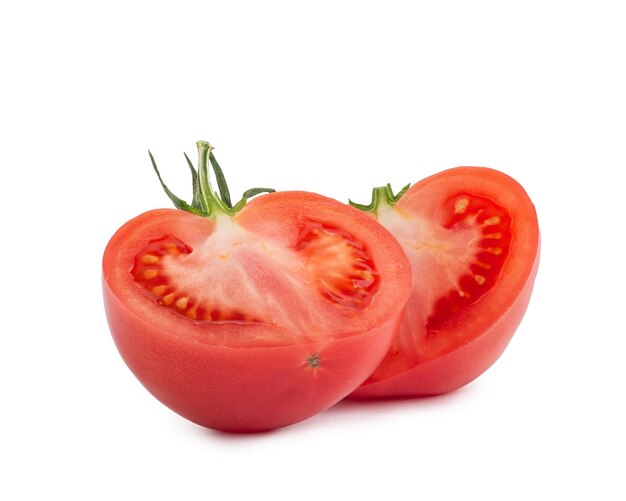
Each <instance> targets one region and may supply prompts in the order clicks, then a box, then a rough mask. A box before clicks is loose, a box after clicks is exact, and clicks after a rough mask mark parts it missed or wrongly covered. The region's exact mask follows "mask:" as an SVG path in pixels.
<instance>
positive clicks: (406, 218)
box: [351, 167, 540, 398]
mask: <svg viewBox="0 0 626 501" xmlns="http://www.w3.org/2000/svg"><path fill="white" fill-rule="evenodd" d="M377 190H378V191H376V190H375V192H374V197H373V200H372V204H371V205H370V206H367V207H366V206H358V204H354V205H357V206H358V207H360V208H361V209H364V210H367V211H370V212H372V213H373V214H374V215H375V216H376V218H377V220H378V221H379V222H380V223H381V224H382V225H383V226H385V227H386V228H387V229H388V230H389V231H390V232H391V233H392V234H393V235H394V236H395V237H396V239H397V240H398V241H399V242H400V245H401V246H402V248H403V249H404V251H405V253H406V255H407V257H408V258H409V262H410V263H411V268H412V273H413V289H412V292H411V296H410V298H409V301H408V303H407V307H406V310H405V312H404V315H403V319H402V322H401V324H400V327H399V329H398V332H397V334H396V336H395V338H394V340H393V342H392V346H391V348H390V350H389V352H388V353H387V355H386V356H385V359H384V360H383V362H382V363H381V364H380V366H379V367H378V368H377V369H376V370H375V371H374V372H373V374H372V375H371V376H370V377H369V378H368V380H367V381H366V382H365V383H364V384H363V385H362V386H361V387H360V388H358V389H357V390H356V391H355V392H354V393H352V395H351V396H352V397H354V398H376V397H390V396H420V395H434V394H440V393H445V392H449V391H452V390H455V389H457V388H460V387H461V386H463V385H465V384H467V383H469V382H470V381H472V380H473V379H475V378H476V377H478V376H479V375H480V374H482V373H483V372H484V371H485V370H486V369H487V368H489V367H490V366H491V365H492V364H493V363H494V362H495V361H496V360H497V359H498V357H499V356H500V355H501V354H502V352H503V351H504V349H505V347H506V346H507V344H508V343H509V341H510V339H511V337H512V336H513V334H514V332H515V330H516V329H517V327H518V325H519V323H520V321H521V320H522V317H523V315H524V313H525V311H526V308H527V306H528V303H529V300H530V296H531V292H532V288H533V284H534V280H535V275H536V273H537V267H538V264H539V248H540V242H539V227H538V223H537V216H536V213H535V208H534V206H533V204H532V202H531V200H530V199H529V197H528V195H527V194H526V192H525V191H524V189H523V188H522V187H521V186H520V185H519V184H518V183H517V182H516V181H515V180H513V179H512V178H511V177H509V176H507V175H505V174H503V173H501V172H499V171H496V170H493V169H488V168H481V167H459V168H454V169H450V170H446V171H443V172H441V173H439V174H435V175H434V176H431V177H429V178H427V179H424V180H423V181H421V182H419V183H417V184H416V185H414V186H412V187H411V188H410V189H408V191H406V193H404V192H401V194H400V196H394V195H393V193H391V191H390V188H389V187H386V188H379V189H377ZM405 190H406V188H405Z"/></svg>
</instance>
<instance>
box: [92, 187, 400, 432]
mask: <svg viewBox="0 0 626 501" xmlns="http://www.w3.org/2000/svg"><path fill="white" fill-rule="evenodd" d="M304 217H312V218H315V220H321V221H329V222H333V223H336V224H339V223H342V224H346V225H347V228H348V230H350V231H351V232H353V233H354V234H355V236H357V237H359V238H361V239H363V240H364V241H365V242H366V243H367V244H368V246H369V247H370V249H371V251H372V254H373V256H374V259H375V261H376V262H377V263H378V264H379V266H380V273H381V285H380V289H379V290H378V292H377V293H376V295H375V296H374V300H373V302H372V305H370V306H368V307H367V308H366V309H365V310H364V311H361V312H348V313H346V315H347V316H346V320H347V321H346V322H344V323H342V324H338V325H336V326H334V328H333V329H332V330H329V331H320V332H314V333H312V335H310V336H308V338H306V339H305V338H294V337H289V335H290V333H289V332H287V331H284V332H283V331H281V329H280V327H275V326H267V325H239V324H236V323H230V324H228V323H227V324H223V325H208V326H207V325H201V323H199V322H194V321H191V320H189V319H187V318H183V317H180V316H178V315H177V314H175V313H172V312H171V311H170V310H168V309H166V308H163V307H162V306H161V305H159V304H157V303H156V302H155V301H154V300H152V299H150V298H148V297H147V296H146V295H145V294H143V293H142V291H141V290H140V289H139V287H138V286H137V284H136V283H134V282H133V279H132V275H131V273H130V270H131V268H132V263H133V259H134V256H135V255H136V254H137V252H139V250H140V249H141V248H142V246H143V245H145V242H146V241H148V240H150V238H151V237H152V238H154V237H159V236H161V235H162V234H168V233H172V232H174V233H176V235H177V236H178V237H179V238H181V239H182V240H183V241H188V240H189V241H191V240H193V239H194V238H196V239H198V238H200V237H198V235H199V234H203V235H204V234H206V235H207V238H210V234H211V232H212V231H213V227H214V225H215V223H214V222H213V221H211V220H208V219H207V218H203V217H200V216H196V215H193V214H190V213H186V212H182V211H176V210H169V209H163V210H155V211H150V212H147V213H144V214H142V215H140V216H138V217H137V218H134V219H133V220H131V221H129V222H128V223H126V224H125V225H123V226H122V227H121V228H120V230H118V232H117V233H116V234H115V235H114V236H113V238H112V239H111V241H110V242H109V245H108V246H107V249H106V250H105V254H104V259H103V294H104V304H105V310H106V314H107V319H108V322H109V327H110V330H111V333H112V336H113V339H114V342H115V344H116V347H117V349H118V351H119V353H120V354H121V356H122V358H123V359H124V361H125V363H126V364H127V365H128V367H129V368H130V370H131V371H132V372H133V373H134V375H135V376H136V377H137V378H138V379H139V381H140V382H141V383H142V384H143V385H144V386H145V387H146V388H147V389H148V391H150V393H152V394H153V395H154V396H155V397H156V398H157V399H158V400H160V401H161V402H162V403H164V404H165V405H166V406H168V407H169V408H171V409H172V410H174V411H175V412H177V413H178V414H180V415H182V416H183V417H185V418H187V419H189V420H190V421H193V422H195V423H197V424H199V425H202V426H206V427H209V428H214V429H218V430H224V431H230V432H253V431H262V430H269V429H273V428H278V427H282V426H286V425H290V424H293V423H296V422H298V421H302V420H304V419H306V418H308V417H310V416H312V415H314V414H316V413H318V412H320V411H322V410H324V409H326V408H328V407H330V406H332V405H333V404H335V403H336V402H338V401H339V400H341V399H342V398H343V397H345V396H346V395H347V394H349V393H350V392H351V391H353V390H354V389H355V388H356V387H357V386H358V385H359V384H361V383H362V382H363V381H364V380H365V379H366V378H367V377H368V376H369V375H370V374H371V372H372V371H373V370H374V368H375V367H376V366H377V365H378V364H379V363H380V361H381V359H382V357H383V356H384V354H385V352H386V350H387V349H388V346H389V343H390V340H391V338H392V336H393V333H394V332H395V330H396V328H397V324H398V322H399V320H400V315H401V311H402V307H403V305H404V303H405V302H406V300H407V298H408V295H409V293H410V280H411V279H410V268H409V264H408V262H407V260H406V257H405V256H404V253H403V252H402V250H401V248H400V247H399V245H397V243H396V242H395V241H394V239H393V238H391V237H390V235H389V234H388V232H387V231H386V230H384V228H382V227H380V225H378V224H377V223H375V222H373V221H372V220H371V219H370V218H369V217H368V216H366V215H365V214H362V213H360V212H359V211H357V210H356V209H353V208H351V207H348V206H346V205H344V204H340V203H339V202H336V201H333V200H330V199H327V198H325V197H322V196H320V195H314V194H308V193H301V192H291V193H286V192H283V193H272V194H269V195H264V196H263V197H259V198H257V199H254V200H253V201H251V202H250V203H249V204H248V205H247V206H246V207H244V209H243V210H242V211H241V212H240V213H239V214H238V215H237V216H235V218H234V220H235V221H236V223H237V224H239V225H241V226H243V227H247V228H254V229H255V231H258V232H259V234H260V235H264V234H269V233H271V232H272V231H276V228H280V229H281V230H280V231H282V232H283V233H284V235H283V236H285V237H286V238H291V234H292V233H294V234H295V232H294V231H291V230H292V229H293V228H295V227H296V226H297V225H298V222H299V220H300V219H302V218H304ZM272 220H274V221H275V222H274V224H272ZM281 238H282V236H281ZM192 247H193V245H192ZM392 278H393V280H391V279H392ZM350 319H352V320H351V321H350ZM231 339H232V342H231V341H230V340H231ZM311 357H315V358H314V362H311V360H312V359H311ZM318 362H319V365H317V363H318Z"/></svg>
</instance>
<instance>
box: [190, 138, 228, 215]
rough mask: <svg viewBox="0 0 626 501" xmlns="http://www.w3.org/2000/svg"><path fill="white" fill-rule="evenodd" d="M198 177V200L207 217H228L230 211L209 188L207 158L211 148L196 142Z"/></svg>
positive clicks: (204, 143) (206, 144) (206, 143)
mask: <svg viewBox="0 0 626 501" xmlns="http://www.w3.org/2000/svg"><path fill="white" fill-rule="evenodd" d="M196 146H197V147H198V177H199V183H200V200H201V203H202V206H203V209H204V210H205V212H206V214H207V216H211V217H216V216H218V215H221V214H225V215H228V216H230V215H231V211H230V210H229V208H228V207H227V206H226V205H225V204H224V203H223V202H222V200H221V199H220V198H219V197H218V196H217V194H216V193H215V192H214V191H213V188H212V187H211V179H210V176H209V156H210V155H211V150H212V149H213V146H211V145H210V144H209V143H208V142H206V141H198V142H197V143H196Z"/></svg>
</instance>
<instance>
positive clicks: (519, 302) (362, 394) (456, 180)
mask: <svg viewBox="0 0 626 501" xmlns="http://www.w3.org/2000/svg"><path fill="white" fill-rule="evenodd" d="M450 186H452V188H450ZM464 189H466V190H467V191H468V192H470V193H474V192H475V194H477V195H480V196H489V195H493V197H494V198H495V200H496V201H497V200H498V196H502V197H504V199H505V200H506V201H507V202H506V206H507V208H509V209H510V210H511V212H512V214H513V217H514V233H517V230H518V229H520V228H522V227H523V228H524V229H523V238H522V237H521V235H517V236H516V241H517V242H518V245H519V246H520V247H523V248H524V251H523V253H521V254H520V253H516V255H515V258H514V259H511V261H514V263H511V262H509V263H507V264H506V265H505V269H504V270H503V272H504V274H505V277H506V280H507V281H508V282H507V283H499V284H498V285H497V286H496V287H495V288H494V292H493V293H494V294H499V295H501V297H502V298H503V299H502V301H503V303H501V304H506V307H504V308H503V309H502V310H500V311H497V310H496V311H495V312H494V311H491V312H489V313H488V315H487V317H486V320H485V323H484V324H483V325H484V327H483V328H482V329H481V330H479V331H478V332H472V333H470V334H469V335H468V338H467V340H466V341H465V342H464V343H461V344H459V345H457V346H455V347H454V348H453V349H452V350H450V351H448V352H447V353H444V354H442V355H440V356H438V357H436V358H432V359H430V360H427V361H424V362H421V363H418V364H416V365H415V366H413V367H412V368H410V369H407V370H405V371H402V372H399V373H397V374H395V375H392V376H390V377H388V378H386V379H381V380H377V381H374V380H367V381H366V382H365V383H364V384H363V385H362V386H360V387H359V388H357V389H356V390H355V391H354V392H353V393H351V394H350V395H349V398H351V399H380V398H394V397H420V396H432V395H439V394H443V393H447V392H450V391H454V390H457V389H459V388H461V387H463V386H465V385H467V384H468V383H470V382H471V381H473V380H475V379H476V378H477V377H478V376H480V375H481V374H483V373H484V372H485V371H486V370H487V369H488V368H489V367H491V366H492V365H493V364H494V363H495V362H496V361H497V360H498V358H499V357H500V356H501V355H502V353H503V352H504V350H505V348H506V347H507V346H508V344H509V342H510V341H511V339H512V337H513V335H514V334H515V331H516V330H517V328H518V326H519V324H520V323H521V321H522V318H523V316H524V314H525V312H526V310H527V308H528V304H529V302H530V297H531V295H532V290H533V286H534V282H535V278H536V275H537V270H538V267H539V260H540V259H539V258H540V247H541V245H540V234H539V226H538V222H537V216H536V212H535V208H534V206H533V204H532V202H531V201H530V198H529V197H528V195H527V194H526V192H525V191H524V189H523V188H522V187H521V186H520V185H519V184H518V183H517V182H516V181H515V180H513V179H512V178H510V177H509V176H507V175H505V174H503V173H501V172H499V171H496V170H494V169H490V168H486V167H456V168H453V169H448V170H447V171H442V172H440V173H438V174H435V175H433V176H431V177H429V178H426V179H424V180H422V181H421V182H419V183H418V184H416V185H414V186H413V187H412V188H411V190H409V192H407V194H406V195H405V197H407V198H406V200H402V199H401V200H400V202H408V203H410V204H412V203H414V202H413V200H414V199H419V200H420V204H421V206H425V207H428V208H427V209H426V211H427V212H428V211H433V212H431V214H436V211H437V209H436V206H435V207H431V206H430V205H429V197H430V195H431V194H432V199H433V200H443V199H445V198H446V197H447V196H448V195H449V194H450V191H449V190H451V191H452V192H454V191H463V190H464ZM407 195H408V196H407ZM411 197H412V199H411ZM410 199H411V200H410ZM520 231H522V230H520ZM522 240H523V242H521V241H522ZM531 249H532V252H531V251H530V250H531ZM513 252H515V251H513ZM500 282H502V280H500ZM504 298H505V299H504ZM507 301H508V303H507ZM478 311H479V312H480V310H478Z"/></svg>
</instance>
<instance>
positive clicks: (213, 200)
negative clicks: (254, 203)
mask: <svg viewBox="0 0 626 501" xmlns="http://www.w3.org/2000/svg"><path fill="white" fill-rule="evenodd" d="M196 146H197V147H198V170H196V169H195V168H194V166H193V164H192V163H191V160H189V157H188V156H187V154H186V153H184V155H185V160H187V165H188V166H189V169H190V170H191V179H192V185H193V199H192V201H191V204H189V203H187V202H185V201H184V200H182V199H181V198H179V197H177V196H176V195H174V193H172V192H171V191H170V189H169V188H168V187H167V186H166V185H165V183H164V182H163V179H161V173H160V172H159V169H158V168H157V166H156V162H155V161H154V157H153V156H152V153H151V152H150V150H148V155H150V161H151V162H152V167H154V172H156V175H157V177H158V178H159V181H160V183H161V186H162V187H163V191H165V194H166V195H167V196H168V197H169V199H170V200H171V201H172V203H173V204H174V207H176V208H177V209H181V210H185V211H187V212H192V213H193V214H197V215H199V216H204V217H212V218H215V217H216V216H218V215H220V214H225V215H228V216H234V215H235V214H236V213H237V212H239V211H240V210H241V209H242V208H243V206H244V205H246V203H247V201H248V199H249V198H252V197H253V196H255V195H258V194H259V193H271V192H273V191H275V190H273V189H272V188H251V189H249V190H246V191H245V192H244V193H243V195H242V197H241V200H239V202H237V203H236V204H234V205H233V204H232V202H231V199H230V191H229V190H228V184H227V183H226V178H225V177H224V173H223V172H222V169H221V168H220V166H219V164H218V163H217V160H216V159H215V155H213V146H211V145H210V144H209V143H207V142H206V141H198V142H197V143H196ZM209 164H210V165H211V167H212V168H213V173H214V174H215V180H216V181H217V188H218V190H219V194H218V193H217V192H215V191H213V188H212V187H211V179H210V174H209Z"/></svg>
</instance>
